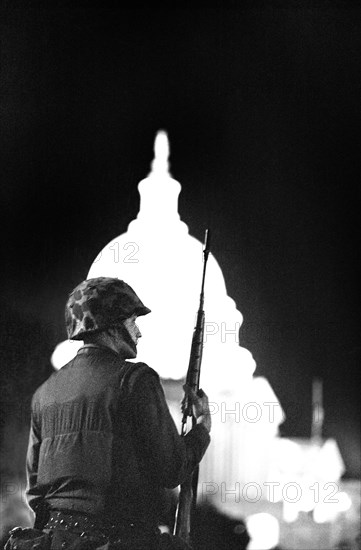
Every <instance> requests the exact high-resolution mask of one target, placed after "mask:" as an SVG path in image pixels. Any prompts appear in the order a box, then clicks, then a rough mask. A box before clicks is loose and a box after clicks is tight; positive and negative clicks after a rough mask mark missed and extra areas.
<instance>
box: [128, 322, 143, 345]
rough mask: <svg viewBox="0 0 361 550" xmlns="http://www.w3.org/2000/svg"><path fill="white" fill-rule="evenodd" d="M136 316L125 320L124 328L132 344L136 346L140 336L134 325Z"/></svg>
mask: <svg viewBox="0 0 361 550" xmlns="http://www.w3.org/2000/svg"><path fill="white" fill-rule="evenodd" d="M136 319H137V315H132V316H131V317H129V319H125V321H124V326H125V328H126V329H127V331H128V332H129V334H130V337H131V339H132V340H133V342H134V344H135V345H137V343H138V339H139V338H140V337H141V336H142V333H141V332H140V330H139V327H138V325H137V324H136Z"/></svg>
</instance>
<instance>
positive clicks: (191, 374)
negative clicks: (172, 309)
mask: <svg viewBox="0 0 361 550" xmlns="http://www.w3.org/2000/svg"><path fill="white" fill-rule="evenodd" d="M204 240H205V244H204V250H203V255H204V262H203V275H202V286H201V294H200V300H199V308H198V313H197V321H196V326H195V328H194V331H193V338H192V346H191V353H190V358H189V365H188V371H187V378H186V384H187V385H188V386H190V387H191V388H192V389H193V390H194V391H195V392H196V393H197V392H198V391H199V378H200V371H201V363H202V352H203V334H204V310H203V305H204V281H205V276H206V267H207V260H208V255H209V250H210V232H209V231H208V229H207V230H206V233H205V239H204ZM189 417H191V418H192V427H194V426H195V425H196V424H197V419H196V418H195V416H194V415H193V409H192V403H191V402H190V400H189V398H187V397H185V399H184V406H183V418H182V431H181V435H182V437H184V436H185V435H186V433H187V420H188V418H189ZM198 474H199V466H198V465H197V466H196V468H195V469H194V470H193V472H192V473H191V474H189V475H188V476H187V478H186V479H185V481H184V482H183V483H182V484H181V486H180V492H179V499H178V507H177V512H176V517H175V525H174V534H175V535H177V536H178V537H180V538H181V539H183V540H184V541H185V542H186V543H187V544H190V531H191V513H192V510H194V508H195V506H196V502H197V487H198Z"/></svg>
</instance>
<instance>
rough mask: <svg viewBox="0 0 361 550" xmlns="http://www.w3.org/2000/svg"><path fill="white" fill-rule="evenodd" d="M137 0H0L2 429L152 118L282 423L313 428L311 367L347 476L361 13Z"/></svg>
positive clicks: (355, 448)
mask: <svg viewBox="0 0 361 550" xmlns="http://www.w3.org/2000/svg"><path fill="white" fill-rule="evenodd" d="M49 5H50V4H49ZM134 5H135V4H133V6H134ZM136 6H137V7H132V8H130V7H128V8H117V7H115V6H112V5H110V4H105V3H99V4H97V5H96V4H93V5H92V4H91V3H87V4H85V3H84V4H83V5H81V4H76V3H75V4H74V3H68V2H62V3H61V2H55V3H51V8H50V7H48V5H47V4H41V3H28V4H26V5H25V4H20V3H13V2H7V3H5V4H3V6H2V8H1V90H0V93H1V97H0V100H1V144H0V145H1V151H0V153H1V163H0V167H1V204H2V214H1V219H2V222H3V229H2V245H3V248H2V254H1V259H2V270H1V272H2V286H1V289H2V296H1V336H2V351H1V354H2V372H3V377H2V378H3V384H4V385H3V390H2V397H3V413H5V414H4V416H3V426H4V428H3V429H5V427H6V425H7V423H11V419H13V418H14V414H15V411H16V410H18V408H19V404H21V405H23V406H24V407H25V410H27V409H26V407H27V405H28V402H29V398H30V395H31V393H32V392H33V391H34V390H35V388H36V387H37V386H38V385H39V384H40V383H41V382H42V381H43V380H44V379H45V378H46V377H47V376H48V375H49V374H50V372H51V367H50V362H49V358H50V355H51V353H52V351H53V348H54V346H55V345H56V344H57V343H58V342H60V341H62V340H63V339H65V330H64V327H63V308H64V303H65V300H66V297H67V293H68V292H69V291H70V289H71V288H73V287H74V286H75V285H76V284H77V283H78V282H80V280H82V279H83V278H85V277H86V275H87V272H88V270H89V267H90V264H91V262H92V260H93V259H94V257H95V256H96V254H97V253H98V252H99V251H100V250H101V249H102V248H103V246H105V244H106V243H107V242H109V241H110V240H111V239H113V238H114V237H116V236H117V235H120V234H121V233H123V232H125V231H126V229H127V226H128V224H129V222H130V221H131V220H132V219H134V218H135V217H136V214H137V212H138V208H139V196H138V191H137V184H138V182H139V181H140V180H141V179H142V178H144V177H145V176H146V175H147V173H148V172H149V167H150V162H151V160H152V157H153V141H154V137H155V134H156V132H157V130H158V129H161V128H164V129H166V130H167V132H168V135H169V139H170V145H171V158H170V162H171V172H172V174H173V176H174V177H175V178H176V179H177V180H178V181H180V182H181V184H182V192H181V195H180V199H179V212H180V215H181V218H182V220H183V221H184V222H185V223H187V225H188V226H189V230H190V234H191V235H193V236H195V237H196V238H198V239H200V240H202V239H203V234H204V229H205V227H211V228H212V230H213V254H214V255H215V257H216V259H217V260H218V262H219V263H220V266H221V268H222V269H223V274H224V276H225V280H226V284H227V290H228V294H229V295H230V296H231V297H232V298H233V299H234V300H235V301H236V303H237V308H238V309H239V310H240V311H241V312H242V314H243V316H244V324H243V326H242V329H241V345H242V346H244V347H246V348H247V349H249V350H250V351H251V352H252V354H253V356H254V358H255V360H256V362H257V371H256V374H258V375H263V376H266V377H267V379H268V380H269V381H270V383H271V385H272V387H273V389H274V391H275V392H276V394H277V396H278V398H279V400H280V402H281V404H282V406H283V408H284V409H285V412H286V415H287V420H286V422H285V423H284V425H283V426H282V427H281V432H282V434H283V435H286V436H302V437H309V436H310V430H311V389H312V379H313V378H314V377H321V378H322V380H323V383H324V406H325V413H326V417H325V424H324V436H325V437H334V438H335V439H336V440H337V442H338V444H339V446H340V449H341V452H342V456H343V459H344V461H345V463H346V468H347V470H346V476H347V477H359V476H360V465H359V460H360V459H359V456H360V434H359V428H360V426H359V382H360V378H359V349H360V348H359V330H358V329H359V316H358V299H359V294H358V277H359V269H358V259H359V252H358V231H359V216H360V213H359V191H358V180H359V164H358V157H359V150H360V139H359V137H360V135H359V126H360V117H359V115H360V93H359V92H360V38H359V37H360V10H359V9H358V8H356V7H352V3H348V4H347V7H344V5H342V4H340V3H337V2H323V3H316V2H315V3H308V2H303V3H296V2H284V3H282V2H275V3H272V2H269V3H257V2H255V3H252V4H247V3H245V4H242V7H237V5H236V3H229V4H224V3H222V4H221V3H219V4H218V3H217V4H213V5H211V6H210V5H209V4H208V7H206V6H205V5H204V6H202V5H199V6H197V5H196V4H192V5H191V4H187V3H184V4H176V3H175V4H173V8H172V9H170V8H167V7H166V5H154V6H153V7H152V8H147V7H145V6H142V5H141V4H137V5H136ZM192 6H193V7H192ZM209 6H210V7H209ZM170 322H171V319H170ZM26 420H27V418H26V414H25V420H24V418H21V419H20V420H19V421H17V422H18V424H17V426H18V427H19V425H21V423H22V422H24V421H26ZM19 423H20V424H19ZM14 430H16V427H14ZM7 433H8V432H7Z"/></svg>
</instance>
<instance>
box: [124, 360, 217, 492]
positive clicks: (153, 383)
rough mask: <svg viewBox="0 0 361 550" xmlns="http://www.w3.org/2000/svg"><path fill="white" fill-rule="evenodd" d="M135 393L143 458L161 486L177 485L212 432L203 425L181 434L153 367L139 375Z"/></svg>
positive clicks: (198, 457)
mask: <svg viewBox="0 0 361 550" xmlns="http://www.w3.org/2000/svg"><path fill="white" fill-rule="evenodd" d="M132 393H133V399H132V401H133V410H134V416H133V418H134V430H135V438H136V446H137V449H138V454H139V459H140V461H141V462H142V463H143V464H146V467H147V468H148V469H149V471H150V474H151V475H152V476H154V478H156V479H158V481H159V483H160V485H162V486H163V487H167V488H174V487H177V486H178V485H180V484H181V483H182V482H183V481H184V480H185V478H186V476H187V475H188V474H189V473H191V472H192V471H193V470H194V468H195V467H196V465H197V464H198V463H199V462H200V461H201V459H202V457H203V455H204V453H205V451H206V449H207V447H208V445H209V442H210V436H209V434H208V431H207V429H206V428H205V427H204V426H203V425H202V424H199V425H197V426H195V427H194V428H193V429H192V430H190V431H189V432H188V433H187V434H186V436H184V437H182V436H180V435H179V433H178V431H177V428H176V425H175V423H174V420H173V418H172V416H171V414H170V412H169V408H168V405H167V402H166V399H165V395H164V391H163V388H162V386H161V383H160V380H159V376H158V375H157V374H156V373H155V371H153V369H150V368H149V367H148V370H147V371H146V372H145V373H144V374H143V375H142V376H140V377H139V378H138V380H137V383H136V384H135V386H134V389H133V392H132Z"/></svg>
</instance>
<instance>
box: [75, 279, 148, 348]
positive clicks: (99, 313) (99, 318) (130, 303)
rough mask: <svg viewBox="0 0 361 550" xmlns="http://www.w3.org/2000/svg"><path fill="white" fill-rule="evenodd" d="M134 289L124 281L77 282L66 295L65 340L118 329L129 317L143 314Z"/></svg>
mask: <svg viewBox="0 0 361 550" xmlns="http://www.w3.org/2000/svg"><path fill="white" fill-rule="evenodd" d="M147 313H150V309H148V308H147V307H145V305H144V304H143V302H141V301H140V299H139V298H138V296H137V295H136V293H135V292H134V290H133V289H132V288H131V287H130V286H129V285H128V284H127V283H125V282H124V281H121V280H120V279H116V278H112V277H96V278H94V279H87V280H85V281H83V282H82V283H80V284H79V285H78V286H77V287H75V288H74V290H73V291H72V292H71V293H70V295H69V299H68V301H67V304H66V307H65V323H66V330H67V333H68V338H69V339H71V340H82V339H83V335H84V334H91V333H95V332H100V331H102V330H106V329H108V328H111V327H116V326H121V325H122V322H123V321H124V320H125V319H128V318H129V317H131V316H132V315H134V314H135V315H137V316H139V315H147Z"/></svg>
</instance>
